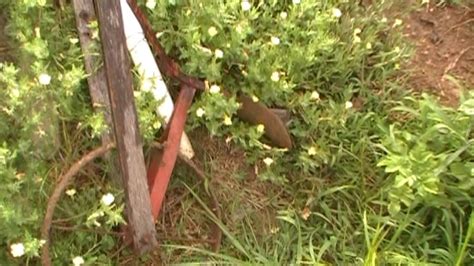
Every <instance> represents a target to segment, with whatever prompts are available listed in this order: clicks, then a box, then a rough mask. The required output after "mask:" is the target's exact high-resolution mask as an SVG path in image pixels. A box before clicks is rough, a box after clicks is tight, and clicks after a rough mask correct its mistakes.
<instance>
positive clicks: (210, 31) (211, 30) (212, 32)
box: [207, 26, 217, 37]
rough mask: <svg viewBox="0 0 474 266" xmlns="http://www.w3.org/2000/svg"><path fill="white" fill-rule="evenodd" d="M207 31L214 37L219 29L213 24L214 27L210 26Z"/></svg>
mask: <svg viewBox="0 0 474 266" xmlns="http://www.w3.org/2000/svg"><path fill="white" fill-rule="evenodd" d="M207 33H208V34H209V36H211V37H214V36H216V35H217V29H216V27H214V26H212V27H209V29H208V30H207Z"/></svg>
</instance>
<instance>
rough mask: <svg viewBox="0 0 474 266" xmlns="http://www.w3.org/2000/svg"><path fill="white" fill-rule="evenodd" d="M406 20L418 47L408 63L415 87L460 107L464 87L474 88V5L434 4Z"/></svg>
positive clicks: (408, 29) (410, 78)
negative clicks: (443, 5)
mask: <svg viewBox="0 0 474 266" xmlns="http://www.w3.org/2000/svg"><path fill="white" fill-rule="evenodd" d="M405 22H406V24H405V33H406V36H407V37H408V39H409V40H410V41H411V42H413V44H414V45H415V48H416V50H415V54H414V56H413V58H412V60H411V62H410V64H409V66H408V68H409V69H410V72H411V75H410V77H409V83H410V85H411V87H412V88H413V90H415V91H418V92H423V91H428V92H431V93H433V94H435V95H437V96H439V98H440V100H441V102H443V103H444V104H446V105H449V106H456V105H457V104H458V102H459V97H460V93H461V89H473V88H474V5H470V6H445V7H439V6H435V5H433V4H432V5H431V6H427V7H425V8H423V9H420V10H418V11H414V12H412V13H411V14H410V15H409V16H407V18H405ZM450 76H451V77H453V79H452V78H449V77H450Z"/></svg>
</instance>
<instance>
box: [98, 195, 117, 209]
mask: <svg viewBox="0 0 474 266" xmlns="http://www.w3.org/2000/svg"><path fill="white" fill-rule="evenodd" d="M114 200H115V197H114V195H112V193H107V194H105V195H103V196H102V199H101V200H100V201H101V202H102V204H104V205H105V206H110V205H111V204H112V203H113V202H114Z"/></svg>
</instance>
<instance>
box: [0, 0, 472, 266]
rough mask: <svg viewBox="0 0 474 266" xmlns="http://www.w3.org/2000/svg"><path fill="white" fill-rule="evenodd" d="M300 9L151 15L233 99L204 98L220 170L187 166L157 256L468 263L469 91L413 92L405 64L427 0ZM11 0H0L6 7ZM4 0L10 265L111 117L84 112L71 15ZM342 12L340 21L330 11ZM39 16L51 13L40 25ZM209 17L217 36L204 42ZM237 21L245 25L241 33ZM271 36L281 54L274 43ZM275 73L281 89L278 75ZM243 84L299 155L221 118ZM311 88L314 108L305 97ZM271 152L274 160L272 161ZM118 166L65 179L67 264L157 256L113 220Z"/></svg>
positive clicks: (194, 68)
mask: <svg viewBox="0 0 474 266" xmlns="http://www.w3.org/2000/svg"><path fill="white" fill-rule="evenodd" d="M165 2H166V3H165ZM290 2H291V1H286V2H285V1H281V2H280V1H275V2H274V3H265V4H264V3H263V2H259V3H261V4H255V5H252V9H251V10H250V11H248V12H247V11H242V10H241V7H240V5H241V3H240V1H229V3H226V4H224V3H220V2H214V1H206V2H205V4H206V5H205V7H206V8H203V7H201V6H199V5H197V6H196V5H190V4H189V3H188V2H186V1H176V3H175V2H174V1H162V2H160V4H159V5H157V7H156V8H155V9H153V10H147V12H148V15H149V16H150V18H151V19H152V22H153V25H155V26H156V28H157V30H158V31H161V32H162V35H161V37H160V41H162V42H163V44H164V45H165V47H166V48H167V50H169V51H170V53H171V54H173V55H174V57H175V58H177V59H179V60H180V62H181V63H182V64H183V66H184V67H183V68H184V69H185V70H186V71H187V72H188V73H190V74H192V75H196V76H199V77H202V78H206V79H208V81H209V82H210V83H212V84H219V85H220V86H222V88H223V89H225V90H227V93H228V94H229V95H230V97H231V98H230V99H229V98H226V97H224V95H221V94H210V93H203V94H201V95H199V97H198V98H197V99H196V101H195V103H194V105H193V109H192V110H191V112H190V114H189V123H188V132H189V135H190V136H191V139H192V140H194V146H195V149H196V154H197V159H196V160H197V161H198V162H200V164H201V166H202V168H203V169H205V172H206V175H207V176H208V180H206V181H205V182H203V183H200V182H199V180H198V179H197V178H195V177H193V174H192V173H190V172H189V171H187V170H186V168H185V167H182V165H179V164H178V166H177V167H176V169H175V173H174V177H173V179H172V182H171V184H170V187H169V189H168V194H167V200H166V203H165V206H164V207H163V212H162V215H161V216H160V221H159V223H158V224H157V230H158V237H159V239H160V251H159V252H158V253H160V254H159V257H161V260H162V263H164V264H173V265H174V264H176V265H202V264H209V265H221V264H231V265H260V264H261V265H392V264H393V265H470V264H472V262H474V257H473V252H472V250H473V242H472V238H473V234H474V215H473V211H472V206H474V201H473V197H474V195H473V192H472V191H473V181H472V180H473V177H472V170H471V169H472V168H473V163H472V162H473V158H474V148H473V147H472V145H471V144H472V132H471V128H472V115H471V114H470V113H471V112H472V110H473V109H474V104H473V101H474V100H473V99H474V95H469V94H468V93H466V95H465V97H466V98H465V99H463V101H462V102H461V107H460V108H458V109H453V108H447V107H443V106H441V105H439V104H438V103H436V102H435V101H434V100H432V99H431V98H429V97H425V96H423V97H421V96H414V95H412V93H411V92H410V88H409V84H405V77H406V75H408V73H404V72H403V71H401V70H400V65H402V66H403V63H404V62H405V60H408V59H409V53H410V48H409V47H408V46H406V45H405V43H404V40H403V39H402V38H401V35H400V30H399V28H396V27H397V26H394V24H395V21H396V20H395V19H396V18H398V14H399V13H403V12H402V11H403V10H406V9H403V8H407V9H413V8H416V7H418V5H416V6H413V5H409V6H405V7H401V6H399V5H401V4H400V3H398V2H397V3H395V4H396V5H397V6H390V5H388V4H387V3H385V4H374V5H372V6H367V7H364V6H361V5H358V4H356V3H355V2H350V3H349V2H347V1H329V0H327V1H319V2H311V1H301V2H302V3H301V4H292V3H290ZM144 3H145V1H140V4H142V5H143V4H144ZM255 3H256V2H255ZM6 4H9V3H6V2H5V1H2V0H0V6H2V7H3V6H5V7H6V6H7V5H6ZM8 6H9V9H8V10H9V12H10V15H11V16H10V24H9V28H8V29H9V32H10V37H11V39H12V42H13V43H14V44H17V45H12V47H18V48H17V50H16V53H17V57H16V60H17V62H15V66H16V68H15V67H12V66H10V65H8V66H7V67H4V66H2V68H1V72H0V73H1V74H0V84H2V85H4V86H5V87H6V90H3V91H1V92H0V96H1V97H0V103H1V104H2V107H3V106H5V108H2V111H1V112H0V126H2V131H0V137H2V139H1V140H0V178H1V179H0V180H2V182H4V183H5V184H6V185H5V186H4V187H2V188H0V192H2V193H1V194H0V208H1V210H2V213H1V216H0V217H1V218H2V220H3V221H5V222H4V223H2V226H1V227H0V239H1V240H2V244H1V246H0V247H1V248H3V249H4V250H7V251H8V249H9V247H10V245H11V244H13V243H17V242H22V243H25V245H26V246H27V252H26V253H27V254H26V255H25V257H23V258H13V257H12V256H11V255H10V253H8V252H4V253H0V262H5V263H6V264H12V263H23V264H35V263H36V262H37V261H36V258H37V252H38V250H39V247H40V244H39V243H40V242H39V240H38V239H36V238H37V237H38V236H37V229H38V224H39V223H40V221H41V215H42V213H43V209H44V205H45V202H46V200H47V197H48V195H49V194H50V192H51V190H52V187H53V186H54V183H55V180H54V178H55V177H57V176H59V175H60V173H61V172H63V171H64V170H63V169H64V168H65V167H67V166H68V165H71V164H72V163H73V162H74V161H75V160H77V158H79V157H80V155H81V154H84V153H85V152H86V151H87V150H88V149H90V148H91V147H94V146H96V145H97V144H98V143H99V140H98V138H97V136H98V135H100V130H99V129H100V128H101V126H102V125H101V124H100V119H97V115H94V114H93V112H92V110H91V108H90V106H89V97H88V94H87V86H86V84H85V80H84V78H85V76H84V73H82V72H81V71H80V69H82V55H81V52H80V49H79V46H77V45H74V44H73V43H74V40H73V38H74V37H77V36H76V33H75V31H74V21H73V16H72V10H71V9H70V8H68V7H66V10H64V11H63V12H56V11H54V9H53V8H52V7H51V6H49V5H48V4H46V5H45V6H42V5H40V4H38V3H33V2H32V3H29V2H28V1H24V2H18V3H15V4H11V5H10V4H9V5H8ZM191 7H193V8H191ZM333 8H340V9H341V10H342V13H343V14H344V15H343V16H342V17H341V18H335V17H334V16H333V15H332V10H333ZM186 12H195V13H194V14H193V15H192V16H190V15H188V14H187V13H186ZM246 12H247V13H246ZM282 12H286V15H287V17H286V18H285V19H283V18H282V17H283V16H282ZM315 12H319V13H317V14H318V15H317V16H316V17H315V16H314V14H315ZM212 14H222V15H221V16H212ZM368 14H369V15H368ZM389 15H390V16H389ZM384 16H387V17H388V19H387V21H386V22H384ZM38 17H44V18H45V19H44V20H41V21H42V22H41V23H42V24H41V25H39V26H38V25H36V24H35V23H36V20H35V19H34V18H38ZM59 20H60V21H62V22H63V23H62V25H64V26H61V25H57V23H56V22H55V21H59ZM275 21H278V23H274V22H275ZM34 26H38V27H39V28H40V35H41V36H42V37H41V38H39V37H38V36H37V35H38V33H36V36H35V33H34V32H33V31H32V29H34ZM211 26H215V27H216V30H217V31H218V34H217V35H216V36H208V35H209V34H208V33H207V29H208V28H209V27H211ZM237 26H239V27H241V28H242V33H239V34H237V33H236V31H235V30H234V29H235V28H237ZM177 28H179V30H177ZM315 28H316V29H318V30H314V29H315ZM45 29H50V30H45ZM274 35H275V36H278V37H279V38H280V39H281V44H280V45H279V46H269V44H268V39H269V37H270V36H274ZM356 37H359V38H360V42H358V41H357V40H358V39H357V38H356ZM196 39H197V40H199V47H197V45H196ZM71 40H72V42H71ZM314 40H317V41H314ZM368 43H370V46H369V45H368ZM203 48H206V49H208V50H209V51H210V53H209V52H208V51H207V50H206V49H203ZM215 49H221V50H223V54H224V57H223V58H222V59H220V58H215V57H214V56H213V51H214V50H215ZM282 54H284V55H287V56H286V57H283V58H282V56H281V55H282ZM19 66H22V67H19ZM275 69H277V70H278V71H280V72H278V73H280V74H279V75H280V80H279V81H278V82H275V81H270V80H268V79H269V78H270V77H271V76H272V75H273V73H274V72H275ZM43 72H47V73H49V74H50V75H51V76H52V77H53V79H52V83H51V85H50V86H38V84H37V82H36V79H37V76H38V74H40V73H43ZM245 73H246V74H245ZM59 77H61V80H60V78H59ZM138 82H139V77H137V83H138ZM17 84H19V85H20V86H19V92H17V86H16V85H17ZM239 90H243V91H244V92H245V93H247V94H250V95H253V96H255V97H258V98H259V99H260V100H261V101H262V102H264V103H266V104H269V105H274V106H279V107H284V108H286V109H287V110H289V111H290V112H291V115H292V121H291V122H290V124H289V129H290V131H291V133H292V136H293V138H294V141H295V146H296V147H295V148H294V149H292V150H290V151H284V150H281V149H274V148H270V149H268V148H267V147H266V146H265V145H264V144H263V143H265V140H264V139H262V137H261V134H259V133H258V132H257V131H256V128H255V127H253V126H250V125H247V124H245V123H242V122H241V121H238V119H235V118H233V119H232V125H228V126H223V123H222V119H223V117H224V115H225V116H230V117H233V113H234V112H235V110H233V109H234V108H233V107H232V103H233V102H234V99H233V98H232V96H233V95H235V93H236V92H237V91H239ZM315 91H316V92H318V95H320V98H319V99H317V100H315V99H312V98H311V97H310V95H312V93H313V92H315ZM17 94H18V95H17ZM143 94H146V93H143ZM45 95H48V97H46V96H45ZM148 96H149V95H148ZM140 97H141V96H140ZM143 97H144V98H138V99H137V102H138V103H139V104H138V106H139V108H140V114H141V121H140V123H141V129H142V130H143V131H144V132H143V135H144V137H145V142H146V145H145V146H147V144H148V142H149V141H150V140H151V139H152V138H153V137H154V136H155V135H156V134H157V132H156V128H155V126H154V124H155V123H156V121H154V118H155V115H154V110H153V106H152V104H148V100H147V99H148V98H146V97H147V95H144V96H143ZM33 102H42V103H45V104H52V105H53V106H56V108H52V109H54V110H56V111H55V112H52V113H49V112H37V113H33V114H32V113H31V111H30V106H31V104H32V103H33ZM348 102H350V103H352V108H347V107H346V106H347V103H348ZM199 107H200V108H204V109H205V110H207V112H206V115H205V116H204V117H196V116H195V115H194V114H195V111H196V109H197V108H199ZM44 119H46V121H52V122H51V123H50V124H51V125H53V128H52V129H51V132H57V137H58V139H59V142H60V144H61V145H60V146H59V147H57V146H54V145H52V146H51V145H50V144H51V143H50V142H49V141H50V140H51V139H50V138H48V139H41V138H40V139H41V140H42V141H39V142H34V141H32V139H33V140H36V138H35V137H34V136H37V135H38V134H37V132H38V131H40V130H45V128H44V124H45V123H44ZM54 121H58V123H57V124H56V123H55V122H54ZM3 125H4V127H3ZM18 132H20V134H18ZM48 133H49V132H48ZM158 133H159V132H158ZM448 133H449V134H448ZM32 136H33V137H32ZM52 136H56V135H52ZM432 140H437V141H432ZM53 144H54V142H53ZM43 145H44V146H45V147H47V148H49V151H48V152H47V153H46V152H45V149H42V147H44V146H43ZM311 148H313V149H314V150H316V154H313V153H310V152H309V151H310V150H311ZM265 158H271V159H272V160H273V164H272V165H270V166H267V165H265V163H264V159H265ZM108 168H110V166H109V165H107V163H106V162H104V161H97V162H95V163H94V164H92V165H90V166H88V167H86V168H84V169H83V170H82V172H81V174H80V175H79V176H78V177H77V178H76V180H75V182H74V184H73V185H72V186H71V187H70V189H75V190H76V194H75V195H74V196H64V197H63V198H62V200H61V204H60V206H59V208H58V210H57V212H56V216H55V219H56V220H55V225H56V228H55V229H54V230H53V231H54V232H53V239H54V242H53V247H52V253H53V255H54V256H55V260H56V261H57V262H58V263H60V264H70V262H71V259H72V258H74V257H76V256H82V257H84V258H85V260H86V262H87V263H88V264H99V265H100V264H104V265H109V264H119V263H120V262H121V263H128V262H130V261H141V262H143V263H145V262H150V261H154V260H155V259H156V258H155V257H158V255H156V254H155V253H153V254H150V255H148V256H144V257H142V258H137V257H135V256H133V255H132V254H130V251H129V250H127V249H125V250H122V249H121V246H120V245H121V241H120V238H119V237H118V236H117V234H116V233H115V231H116V230H117V227H115V226H112V225H110V224H108V222H110V221H112V220H113V219H117V217H120V215H122V210H121V207H123V205H122V202H123V192H122V191H120V189H119V188H117V186H116V185H115V184H114V183H113V182H112V180H111V178H110V176H109V175H110V174H109V173H110V172H109V171H108ZM426 173H428V174H426ZM209 190H212V191H213V193H214V194H215V195H216V197H217V198H218V200H219V202H220V207H221V209H222V213H223V216H222V219H218V218H217V217H216V216H215V215H214V213H213V212H212V211H211V210H210V207H209V204H208V202H209ZM108 192H112V193H113V194H114V195H115V197H116V200H115V203H116V205H113V206H112V207H110V209H107V211H105V214H104V215H101V214H100V213H101V212H104V208H105V207H104V206H103V205H102V204H101V203H100V198H101V195H103V194H106V193H108ZM32 203H33V204H32ZM91 217H92V218H93V217H96V220H94V219H92V218H91ZM93 221H96V222H98V223H100V226H96V225H94V223H93ZM213 223H215V224H217V225H218V226H219V228H220V229H221V230H222V232H223V236H224V237H223V239H222V246H221V248H220V250H219V251H218V252H211V251H210V250H211V246H210V244H209V243H208V242H209V241H208V240H209V239H211V238H212V235H211V228H212V224H213ZM91 224H92V225H91ZM59 227H61V228H62V229H61V228H59ZM53 228H54V226H53ZM3 243H4V244H3ZM2 264H3V263H2Z"/></svg>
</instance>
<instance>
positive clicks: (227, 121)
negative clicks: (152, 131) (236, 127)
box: [224, 115, 232, 126]
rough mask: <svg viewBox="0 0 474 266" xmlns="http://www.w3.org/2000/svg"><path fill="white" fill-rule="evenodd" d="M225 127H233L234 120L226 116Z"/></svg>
mask: <svg viewBox="0 0 474 266" xmlns="http://www.w3.org/2000/svg"><path fill="white" fill-rule="evenodd" d="M224 125H226V126H230V125H232V119H231V118H230V117H229V116H228V115H225V116H224Z"/></svg>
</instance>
